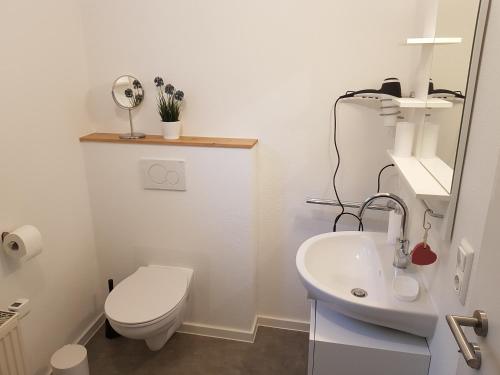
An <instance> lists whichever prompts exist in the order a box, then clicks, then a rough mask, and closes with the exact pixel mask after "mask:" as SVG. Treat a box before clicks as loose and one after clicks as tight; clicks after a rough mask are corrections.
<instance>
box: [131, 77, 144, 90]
mask: <svg viewBox="0 0 500 375" xmlns="http://www.w3.org/2000/svg"><path fill="white" fill-rule="evenodd" d="M132 84H133V85H134V89H140V88H142V85H141V83H140V82H139V80H138V79H134V82H133V83H132Z"/></svg>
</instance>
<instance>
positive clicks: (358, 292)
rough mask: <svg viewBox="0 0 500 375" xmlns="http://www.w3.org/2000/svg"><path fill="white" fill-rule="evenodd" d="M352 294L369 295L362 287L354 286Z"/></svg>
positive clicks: (357, 295)
mask: <svg viewBox="0 0 500 375" xmlns="http://www.w3.org/2000/svg"><path fill="white" fill-rule="evenodd" d="M351 294H352V295H353V296H354V297H359V298H364V297H366V296H367V295H368V292H367V291H366V290H364V289H361V288H354V289H353V290H351Z"/></svg>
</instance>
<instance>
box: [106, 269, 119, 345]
mask: <svg viewBox="0 0 500 375" xmlns="http://www.w3.org/2000/svg"><path fill="white" fill-rule="evenodd" d="M113 287H114V286H113V279H109V280H108V289H109V292H110V293H111V291H112V290H113ZM105 334H106V338H107V339H116V338H117V337H121V335H120V334H119V333H118V332H116V331H115V330H114V329H113V327H111V323H110V322H109V320H108V319H106V322H105Z"/></svg>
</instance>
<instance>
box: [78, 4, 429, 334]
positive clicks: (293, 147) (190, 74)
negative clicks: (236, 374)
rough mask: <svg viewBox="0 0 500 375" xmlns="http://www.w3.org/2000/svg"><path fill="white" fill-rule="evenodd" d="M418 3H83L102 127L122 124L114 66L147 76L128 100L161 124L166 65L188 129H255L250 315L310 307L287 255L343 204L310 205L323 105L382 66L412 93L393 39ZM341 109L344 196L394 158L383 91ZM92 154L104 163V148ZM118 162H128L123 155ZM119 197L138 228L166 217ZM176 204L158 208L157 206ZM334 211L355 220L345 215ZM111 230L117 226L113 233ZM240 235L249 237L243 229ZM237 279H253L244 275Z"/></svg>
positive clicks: (328, 170)
mask: <svg viewBox="0 0 500 375" xmlns="http://www.w3.org/2000/svg"><path fill="white" fill-rule="evenodd" d="M418 2H419V0H411V1H400V0H388V1H385V2H384V5H383V6H381V4H380V3H378V2H374V1H371V0H361V1H330V0H320V1H315V2H314V3H311V2H310V1H307V0H294V1H290V0H278V1H272V2H270V1H265V0H255V1H234V0H214V1H210V2H200V1H196V0H184V1H174V0H152V1H148V2H147V5H146V4H144V3H143V2H137V1H132V0H122V1H120V3H119V4H117V3H116V2H113V1H102V0H87V1H85V2H84V3H83V5H82V9H83V14H84V27H85V36H86V40H87V56H88V64H89V77H90V83H91V87H92V88H91V92H90V95H89V97H88V106H89V111H90V113H91V116H92V120H93V121H94V122H95V123H96V124H97V125H96V127H97V130H99V131H110V132H123V131H125V130H126V128H127V115H126V113H125V112H124V111H121V110H119V109H116V108H115V105H114V103H113V102H112V100H111V97H110V93H109V92H110V88H111V85H112V82H113V80H114V79H115V78H116V76H118V75H120V74H123V73H131V74H134V75H136V76H137V77H138V78H140V79H141V80H142V81H143V83H144V86H145V89H146V101H145V103H144V105H143V106H142V107H141V108H140V109H139V110H137V111H136V112H135V113H134V119H135V126H136V129H137V130H138V131H145V132H147V133H159V131H160V125H159V118H158V116H157V114H156V109H155V98H154V97H155V87H154V85H153V83H152V80H153V78H154V77H155V76H156V75H162V76H163V77H164V78H165V80H166V81H167V82H172V83H173V84H174V85H176V86H177V87H179V88H181V89H183V90H184V92H185V93H186V102H185V108H184V111H183V122H184V134H186V135H199V136H203V135H205V136H226V137H238V136H239V137H252V138H259V146H258V147H259V149H258V156H257V158H258V160H257V163H258V181H259V182H258V196H259V204H260V207H261V210H260V214H259V218H258V222H259V230H260V239H259V250H258V258H257V285H256V286H255V285H254V286H252V287H253V288H256V290H258V309H257V312H258V313H259V314H264V315H268V316H274V317H277V318H285V319H297V320H306V319H308V314H309V312H308V306H307V301H306V293H305V290H304V288H303V287H302V285H301V284H300V281H299V279H298V276H297V272H296V269H295V254H296V252H297V249H298V247H299V245H300V244H301V242H302V241H304V240H305V239H307V238H308V237H311V236H313V235H315V234H319V233H323V232H327V231H329V230H331V226H332V223H333V218H334V216H335V215H336V214H337V213H338V210H337V209H334V208H329V207H328V208H325V207H313V206H309V205H307V204H305V199H306V197H311V196H315V197H325V198H331V197H332V196H333V193H332V187H331V176H332V169H333V167H332V165H333V161H331V160H330V159H332V160H335V158H334V156H333V151H332V147H331V145H330V142H329V137H330V124H329V115H330V113H329V112H330V107H331V105H332V104H333V101H334V100H335V98H336V97H337V96H339V95H341V94H343V93H344V92H345V91H346V90H348V89H362V88H368V87H369V88H371V87H374V88H375V87H376V88H378V87H379V86H380V84H381V82H382V80H383V79H384V78H386V77H394V76H395V77H399V78H400V79H401V81H402V84H403V90H404V91H405V92H406V93H407V91H408V89H409V85H410V82H411V81H412V74H413V71H414V68H415V67H414V64H415V61H416V57H417V56H418V50H416V49H414V48H408V47H405V46H403V45H402V44H403V41H404V39H405V38H406V37H407V36H413V35H416V32H415V27H414V26H415V24H416V23H415V20H414V18H415V9H416V6H417V4H418ZM338 112H339V129H338V137H339V147H340V149H341V152H342V167H341V169H340V173H339V179H338V184H339V186H340V187H341V195H342V198H343V199H344V200H362V199H364V198H365V197H366V196H367V195H369V194H371V193H374V192H375V190H376V185H377V173H378V171H379V169H380V168H381V167H382V166H384V165H386V164H388V163H389V160H388V157H387V155H386V151H385V150H386V149H389V148H391V147H392V142H393V137H394V133H393V129H390V128H384V127H383V125H382V118H381V117H379V116H378V114H379V111H378V104H374V105H372V106H370V105H357V104H353V103H345V104H342V105H340V106H339V111H338ZM329 150H330V151H329ZM131 152H134V153H136V152H138V151H131ZM121 154H122V153H121V151H120V155H121ZM123 154H124V153H123ZM101 155H102V157H101V159H102V160H101V161H102V162H103V163H107V162H106V161H105V159H106V157H107V156H105V155H104V153H102V154H101ZM135 155H136V158H137V157H139V154H135ZM123 156H124V157H126V155H125V154H124V155H123ZM127 160H129V159H127ZM115 161H116V163H118V162H119V160H118V159H116V160H115ZM95 162H96V163H97V160H96V161H95ZM133 163H134V164H133V165H135V163H136V161H134V162H133ZM221 165H224V164H221ZM217 167H219V166H215V167H214V168H217ZM116 168H120V169H121V168H135V167H133V166H130V165H128V164H125V165H123V164H122V163H119V164H117V165H116ZM89 173H92V172H91V171H89ZM127 173H129V172H127ZM130 173H131V175H130V178H133V180H131V181H128V180H127V181H123V183H122V184H121V186H120V187H119V188H120V189H121V188H122V187H123V186H124V185H125V189H130V187H127V185H128V184H136V180H137V176H135V174H133V173H135V170H134V172H130ZM390 174H391V173H388V174H387V179H386V180H384V187H387V185H385V184H386V183H388V181H389V180H390V178H389V176H390ZM106 181H108V180H106ZM200 183H201V182H200ZM191 186H192V188H195V189H198V188H199V187H197V186H195V185H192V184H191ZM103 188H104V187H103ZM141 197H142V195H141ZM149 199H150V198H141V201H139V202H134V203H133V206H132V207H134V208H136V209H137V208H140V207H141V205H144V206H143V207H150V206H151V205H152V204H153V203H151V202H149ZM172 204H174V203H172ZM174 207H176V206H174ZM180 207H181V206H180ZM118 208H119V212H120V213H121V214H122V215H124V214H125V213H126V215H127V216H126V217H128V218H131V219H132V220H134V222H137V221H141V223H140V224H141V226H140V228H141V229H143V231H145V233H151V232H154V231H156V232H158V231H160V230H161V229H162V228H163V227H161V226H160V225H159V222H160V221H159V220H158V218H157V216H156V215H155V216H152V215H150V214H148V212H147V211H146V210H144V209H141V210H140V211H139V212H140V213H141V216H140V218H139V217H134V212H133V211H132V210H130V212H129V211H127V208H126V206H123V207H118ZM178 214H180V213H178V212H177V211H174V210H167V208H165V216H167V215H173V216H174V217H175V215H178ZM205 214H206V218H205V222H210V221H211V220H213V217H214V214H215V215H217V214H218V212H217V210H215V209H214V210H213V211H210V212H205ZM216 217H218V216H216ZM374 218H375V224H374V226H373V227H374V228H378V229H381V230H383V229H384V221H385V218H384V217H383V216H381V215H379V214H376V215H374ZM113 219H114V220H116V219H115V217H113ZM169 220H173V219H169ZM196 220H197V219H196ZM196 222H198V221H196ZM343 224H344V227H345V228H350V227H352V226H351V224H352V223H350V222H349V219H346V221H345V222H344V223H343ZM200 225H202V226H203V224H200ZM175 228H177V227H175ZM188 228H189V229H188V233H187V235H186V237H192V236H194V234H192V233H191V231H192V229H191V228H192V227H191V226H188ZM115 234H116V236H117V237H118V238H119V235H120V233H115ZM222 234H223V233H221V235H222ZM141 235H142V233H137V236H141ZM127 236H128V234H127ZM163 236H166V234H165V235H163ZM157 239H158V240H159V239H160V237H157ZM217 240H218V239H217ZM188 241H194V240H192V239H189V238H188ZM134 243H135V244H137V243H138V242H137V241H134ZM154 246H157V244H155V245H154ZM179 246H181V244H180V243H179ZM241 246H246V245H244V243H243V242H241ZM203 254H205V256H206V257H205V258H204V259H202V258H201V257H200V259H198V261H199V262H205V263H206V264H207V265H208V266H207V267H208V268H210V267H211V265H212V264H214V262H218V261H220V259H219V258H218V257H217V256H216V255H214V254H215V253H213V252H206V253H203ZM236 254H240V252H237V253H236ZM231 259H233V260H234V262H235V263H239V262H241V261H242V260H244V261H245V260H246V258H245V257H243V258H242V259H241V260H240V259H238V258H231ZM118 266H119V265H118V264H117V265H116V267H118ZM131 268H132V267H131V266H126V265H125V264H123V267H122V268H121V269H120V270H118V269H117V272H118V274H119V275H120V276H123V275H125V274H126V272H128V271H130V270H131ZM220 272H222V270H220ZM228 276H229V275H228ZM227 282H228V283H232V282H231V281H230V280H227ZM240 287H241V288H244V287H249V286H248V285H244V283H243V281H242V285H241V286H240ZM211 293H212V294H211V296H205V298H206V301H210V299H211V298H214V299H220V298H224V296H223V295H222V294H221V295H217V294H215V289H213V290H212V292H211ZM200 319H201V317H200ZM202 320H203V321H206V319H205V318H203V319H202ZM220 322H221V324H223V325H225V324H226V322H223V321H222V320H221V321H220ZM232 324H234V322H233V323H232ZM242 327H243V326H242Z"/></svg>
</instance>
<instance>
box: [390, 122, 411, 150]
mask: <svg viewBox="0 0 500 375" xmlns="http://www.w3.org/2000/svg"><path fill="white" fill-rule="evenodd" d="M414 134H415V124H414V123H412V122H405V121H402V122H398V123H397V124H396V140H395V142H394V155H395V156H400V157H405V158H406V157H410V156H411V154H412V150H413V136H414Z"/></svg>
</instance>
